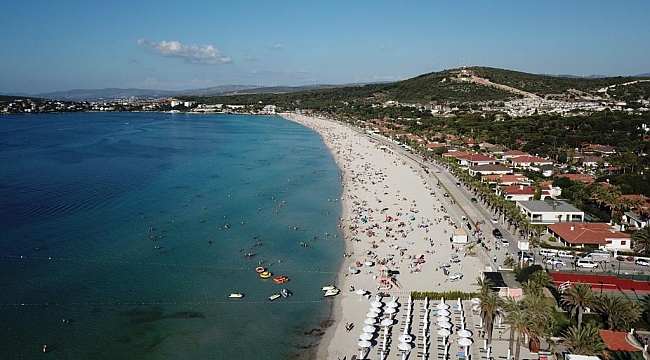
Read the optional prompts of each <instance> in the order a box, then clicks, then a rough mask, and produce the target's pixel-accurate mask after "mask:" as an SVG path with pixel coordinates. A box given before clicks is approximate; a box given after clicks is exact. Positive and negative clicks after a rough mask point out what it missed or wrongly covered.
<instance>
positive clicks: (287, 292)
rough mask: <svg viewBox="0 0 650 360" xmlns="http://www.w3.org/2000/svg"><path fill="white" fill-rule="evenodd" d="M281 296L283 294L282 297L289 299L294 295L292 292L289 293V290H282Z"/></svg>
mask: <svg viewBox="0 0 650 360" xmlns="http://www.w3.org/2000/svg"><path fill="white" fill-rule="evenodd" d="M280 294H282V296H284V297H289V296H291V295H293V293H292V292H291V291H289V289H282V290H280Z"/></svg>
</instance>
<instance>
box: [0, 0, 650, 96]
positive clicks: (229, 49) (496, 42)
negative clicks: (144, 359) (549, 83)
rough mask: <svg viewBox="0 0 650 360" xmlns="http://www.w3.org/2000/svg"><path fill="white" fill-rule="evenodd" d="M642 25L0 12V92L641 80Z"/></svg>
mask: <svg viewBox="0 0 650 360" xmlns="http://www.w3.org/2000/svg"><path fill="white" fill-rule="evenodd" d="M648 19H650V1H648V0H638V1H637V0H622V1H616V2H615V1H611V0H608V1H604V0H564V1H557V0H518V1H510V0H491V1H487V0H486V1H484V0H480V1H469V0H465V1H462V0H459V1H449V0H445V1H437V0H411V1H408V0H407V1H395V0H393V1H382V0H374V1H363V0H347V1H338V0H327V1H312V0H293V1H285V0H274V1H268V0H257V1H248V0H230V1H222V0H208V1H201V0H199V1H190V2H180V1H162V0H159V1H151V0H129V1H122V0H115V1H110V2H106V1H98V0H84V1H74V0H57V1H52V0H29V1H3V2H2V4H0V27H1V28H2V30H1V31H0V93H4V94H38V93H43V92H50V91H63V90H72V89H103V88H111V87H116V88H142V89H161V90H184V89H198V88H206V87H211V86H218V85H259V86H274V85H289V86H298V85H309V84H347V83H355V82H359V83H366V82H377V81H397V80H403V79H408V78H411V77H414V76H417V75H421V74H425V73H429V72H433V71H440V70H444V69H451V68H456V67H459V66H489V67H496V68H503V69H509V70H517V71H523V72H528V73H535V74H556V75H557V74H571V75H577V76H583V75H586V76H588V75H592V74H599V75H608V76H618V75H637V74H641V73H648V72H650V20H648Z"/></svg>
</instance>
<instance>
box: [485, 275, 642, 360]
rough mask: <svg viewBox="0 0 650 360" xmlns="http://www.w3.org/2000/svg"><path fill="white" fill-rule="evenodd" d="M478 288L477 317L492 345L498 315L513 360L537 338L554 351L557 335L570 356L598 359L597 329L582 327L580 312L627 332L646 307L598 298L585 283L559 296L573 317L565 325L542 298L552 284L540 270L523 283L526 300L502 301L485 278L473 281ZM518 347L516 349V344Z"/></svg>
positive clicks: (551, 302)
mask: <svg viewBox="0 0 650 360" xmlns="http://www.w3.org/2000/svg"><path fill="white" fill-rule="evenodd" d="M477 284H478V285H479V286H480V288H481V290H480V295H479V299H480V300H481V305H480V315H481V318H482V320H483V325H484V331H485V334H486V336H487V339H488V343H491V341H492V334H493V328H494V320H495V319H496V317H498V316H501V317H503V319H504V322H505V323H506V324H508V325H509V326H510V328H509V348H510V349H511V350H513V349H514V359H515V360H519V359H520V354H521V346H522V345H523V344H528V345H529V346H530V348H531V349H533V348H535V347H537V349H538V347H539V344H540V339H542V338H543V339H546V341H547V342H548V343H549V344H550V345H551V348H552V349H551V350H552V351H553V352H554V349H553V348H554V346H555V344H554V342H553V341H552V340H551V337H553V336H554V335H555V334H560V335H561V336H562V337H563V338H564V346H566V347H567V350H568V351H569V352H571V353H574V354H582V355H596V354H599V353H601V352H602V351H603V350H604V349H605V344H604V343H603V342H602V340H601V338H600V334H599V331H598V330H599V327H598V326H597V325H596V324H595V322H594V321H591V322H588V323H587V324H585V323H583V314H584V312H585V311H586V310H587V309H590V310H593V311H595V312H597V313H599V314H600V315H601V317H602V318H603V320H604V327H605V328H607V329H609V330H614V331H627V330H628V329H629V328H630V327H631V325H632V324H633V323H635V322H636V321H637V320H639V318H640V316H641V313H642V312H643V311H644V310H647V309H648V308H650V307H648V306H647V305H645V306H644V305H643V304H639V303H638V302H633V301H631V300H629V299H627V298H626V297H621V296H617V295H615V294H605V295H603V294H597V293H595V292H594V291H593V290H592V289H591V286H590V285H588V284H583V283H576V284H573V285H572V286H571V287H570V288H568V289H566V290H565V291H564V293H562V294H561V298H560V305H562V306H563V307H565V308H567V309H568V311H569V314H570V316H571V318H570V319H569V321H570V323H569V325H568V326H567V324H566V321H565V320H564V319H563V317H562V315H560V314H558V312H557V311H556V305H557V303H556V301H555V299H554V298H553V297H552V296H546V294H545V293H544V289H545V288H546V287H549V286H552V278H551V277H550V275H548V273H546V272H545V271H543V270H541V269H540V270H539V271H537V272H534V273H533V274H531V276H530V278H529V279H528V281H527V282H526V283H524V286H523V288H524V297H523V298H522V299H520V300H516V299H514V298H506V299H503V298H501V297H500V296H499V294H498V293H497V292H495V291H492V290H490V287H491V286H492V284H491V282H490V281H489V280H484V279H481V278H479V279H477ZM644 304H650V297H646V298H644ZM515 345H516V346H515Z"/></svg>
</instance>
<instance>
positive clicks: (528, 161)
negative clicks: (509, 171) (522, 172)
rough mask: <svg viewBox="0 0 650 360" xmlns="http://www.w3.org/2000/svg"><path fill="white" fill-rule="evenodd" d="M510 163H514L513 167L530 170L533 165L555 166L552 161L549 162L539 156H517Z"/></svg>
mask: <svg viewBox="0 0 650 360" xmlns="http://www.w3.org/2000/svg"><path fill="white" fill-rule="evenodd" d="M510 162H511V163H512V166H514V167H516V168H524V169H525V168H529V167H530V166H531V165H533V164H535V165H553V162H552V161H551V160H547V159H544V158H541V157H537V156H532V155H525V156H517V157H513V158H510Z"/></svg>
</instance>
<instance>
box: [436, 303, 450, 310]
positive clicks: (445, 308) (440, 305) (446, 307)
mask: <svg viewBox="0 0 650 360" xmlns="http://www.w3.org/2000/svg"><path fill="white" fill-rule="evenodd" d="M436 309H438V310H447V309H449V305H447V304H443V303H440V304H438V305H436Z"/></svg>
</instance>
